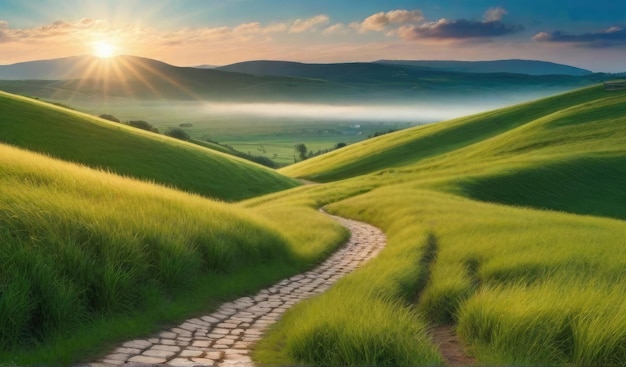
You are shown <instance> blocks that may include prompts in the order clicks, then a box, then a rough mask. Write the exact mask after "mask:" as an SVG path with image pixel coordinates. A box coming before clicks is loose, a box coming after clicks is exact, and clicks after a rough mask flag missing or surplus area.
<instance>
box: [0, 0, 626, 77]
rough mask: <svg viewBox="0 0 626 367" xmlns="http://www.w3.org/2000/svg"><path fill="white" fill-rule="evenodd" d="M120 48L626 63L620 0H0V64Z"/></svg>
mask: <svg viewBox="0 0 626 367" xmlns="http://www.w3.org/2000/svg"><path fill="white" fill-rule="evenodd" d="M102 42H106V43H109V44H111V45H112V46H113V47H114V48H115V50H116V52H118V53H121V54H133V55H138V56H145V57H151V58H155V59H160V60H163V61H166V62H170V63H173V64H176V65H196V64H218V65H221V64H228V63H232V62H238V61H243V60H251V59H283V60H294V61H305V62H343V61H371V60H377V59H383V58H384V59H457V60H483V59H506V58H522V59H540V60H547V61H554V62H560V63H565V64H570V65H574V66H579V67H584V68H588V69H591V70H594V71H609V72H617V71H626V66H623V65H624V64H625V63H624V62H623V61H622V60H626V58H625V56H626V1H621V0H596V1H591V0H567V1H560V0H543V1H541V0H523V1H522V0H494V1H489V0H422V1H409V0H385V1H380V0H378V1H375V0H221V1H217V0H98V1H96V0H0V64H7V63H13V62H20V61H27V60H34V59H44V58H54V57H63V56H71V55H76V54H84V53H90V52H93V47H94V45H95V44H101V43H102Z"/></svg>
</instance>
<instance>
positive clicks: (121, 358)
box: [104, 353, 131, 362]
mask: <svg viewBox="0 0 626 367" xmlns="http://www.w3.org/2000/svg"><path fill="white" fill-rule="evenodd" d="M130 356H131V354H121V353H116V354H109V355H108V356H106V357H104V359H108V360H110V361H123V362H126V360H127V359H128V357H130Z"/></svg>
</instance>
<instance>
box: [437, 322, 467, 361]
mask: <svg viewBox="0 0 626 367" xmlns="http://www.w3.org/2000/svg"><path fill="white" fill-rule="evenodd" d="M430 336H431V338H432V339H433V343H434V344H435V345H437V346H438V347H439V353H441V356H442V357H443V359H444V361H445V363H446V366H476V365H477V361H476V359H475V358H473V357H471V356H470V355H468V354H467V353H466V352H465V348H464V347H463V344H462V343H461V340H460V339H459V336H458V335H457V334H456V332H455V331H454V327H453V326H450V325H438V326H435V327H433V328H432V329H431V330H430Z"/></svg>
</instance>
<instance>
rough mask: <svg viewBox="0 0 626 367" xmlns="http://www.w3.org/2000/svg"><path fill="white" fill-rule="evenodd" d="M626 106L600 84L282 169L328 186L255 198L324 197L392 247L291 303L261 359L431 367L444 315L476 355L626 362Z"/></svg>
mask: <svg viewBox="0 0 626 367" xmlns="http://www.w3.org/2000/svg"><path fill="white" fill-rule="evenodd" d="M625 112H626V91H605V90H604V89H603V88H602V87H601V86H595V87H591V88H586V89H581V90H577V91H573V92H570V93H566V94H562V95H558V96H554V97H551V98H547V99H542V100H538V101H535V102H531V103H526V104H522V105H518V106H512V107H509V108H505V109H501V110H496V111H492V112H488V113H483V114H479V115H475V116H470V117H465V118H460V119H456V120H453V121H447V122H442V123H439V124H436V125H430V126H422V127H416V128H413V129H410V130H406V131H400V132H397V133H392V134H387V135H383V136H381V137H378V138H374V139H371V140H368V141H365V142H361V143H357V144H354V145H352V146H349V147H346V148H343V149H341V150H338V151H336V152H333V153H331V154H328V155H325V156H321V157H317V158H313V159H310V160H307V161H304V162H301V163H298V164H296V165H294V166H290V167H286V168H284V169H283V170H282V172H283V173H286V174H289V175H292V176H294V177H304V178H309V179H313V180H323V181H327V182H328V183H326V184H321V185H315V186H305V187H301V188H298V189H295V190H291V191H290V192H289V193H277V194H272V195H270V196H268V197H262V198H258V199H254V200H251V201H248V202H247V205H249V206H252V207H256V206H261V207H263V206H267V205H269V203H270V202H271V203H272V205H279V204H280V205H289V204H291V205H294V206H298V205H303V204H305V203H306V205H319V206H324V205H325V206H326V209H327V210H329V211H330V212H332V213H336V214H340V215H344V216H348V217H351V218H355V219H359V220H363V221H366V222H368V223H371V224H374V225H376V226H378V227H380V228H382V229H383V231H384V232H385V233H386V235H387V236H388V245H387V247H386V248H385V249H384V250H383V251H382V252H381V254H380V255H379V256H378V257H377V258H376V259H375V260H373V261H372V262H371V264H368V265H366V266H365V267H363V268H361V269H359V270H358V271H357V272H355V273H354V274H352V275H350V276H349V277H346V278H345V279H343V280H341V281H339V282H338V283H337V285H336V286H335V287H333V288H332V289H331V290H330V291H329V292H327V293H326V294H324V295H322V296H321V297H317V298H316V299H313V300H311V301H308V302H306V303H304V304H301V305H298V306H296V307H295V308H294V309H292V310H290V311H289V312H288V313H287V314H285V316H284V317H283V319H282V321H281V322H280V323H279V325H278V326H277V327H275V328H274V329H272V332H271V333H270V335H269V336H268V337H267V339H265V340H264V341H263V342H262V343H261V345H260V346H259V347H258V348H257V350H256V354H255V356H256V358H257V360H258V361H259V362H262V363H263V362H264V363H279V364H296V363H306V364H321V365H336V366H339V365H348V364H354V365H383V364H389V365H396V364H406V365H409V364H410V365H421V364H423V365H432V364H437V363H441V361H440V360H437V359H436V358H433V357H432V356H430V357H429V356H424V357H420V358H421V359H420V358H418V357H416V356H417V355H418V354H419V352H420V351H422V352H423V351H427V350H432V348H436V346H434V345H433V344H432V343H430V342H428V341H427V340H428V336H427V335H426V331H425V330H428V327H429V326H430V325H437V324H447V325H450V326H451V327H452V328H453V329H454V330H455V331H456V332H457V333H458V334H459V335H460V337H461V339H462V341H463V343H464V344H465V345H466V346H467V347H468V351H469V353H471V354H472V355H474V356H475V357H476V358H477V359H478V361H479V363H480V364H486V365H576V366H587V365H615V366H622V365H624V364H625V363H626V316H624V315H626V301H625V300H624V297H623V295H624V294H625V293H626V272H625V271H624V269H626V238H625V237H624V233H626V221H624V220H625V219H626V194H625V191H624V182H626V146H625V145H624V141H626V113H625ZM373 315H374V316H373ZM380 330H385V332H384V333H382V334H383V335H384V338H382V336H381V333H380ZM407 341H411V343H412V344H410V345H409V346H407V344H406V343H407ZM320 350H323V351H324V353H319V351H320ZM364 351H375V353H364ZM415 358H418V359H419V361H418V360H416V359H415ZM407 361H409V362H407Z"/></svg>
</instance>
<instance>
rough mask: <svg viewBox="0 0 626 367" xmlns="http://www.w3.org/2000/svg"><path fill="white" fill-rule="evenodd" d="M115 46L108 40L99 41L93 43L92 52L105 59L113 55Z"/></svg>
mask: <svg viewBox="0 0 626 367" xmlns="http://www.w3.org/2000/svg"><path fill="white" fill-rule="evenodd" d="M115 51H116V48H115V46H114V45H112V44H111V43H109V42H106V41H99V42H96V43H94V45H93V54H94V56H97V57H99V58H101V59H107V58H110V57H113V56H115Z"/></svg>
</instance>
